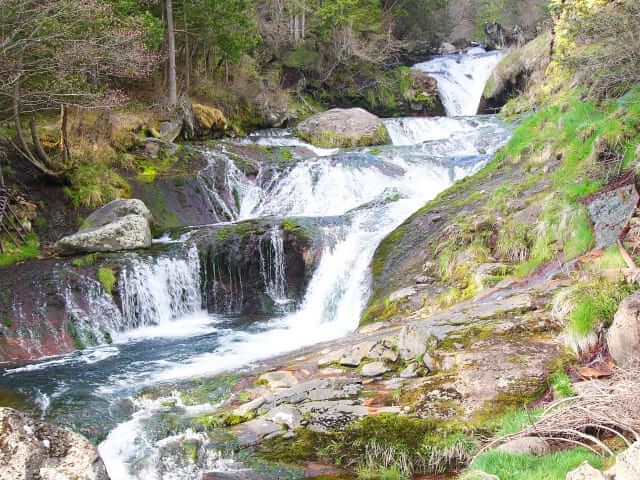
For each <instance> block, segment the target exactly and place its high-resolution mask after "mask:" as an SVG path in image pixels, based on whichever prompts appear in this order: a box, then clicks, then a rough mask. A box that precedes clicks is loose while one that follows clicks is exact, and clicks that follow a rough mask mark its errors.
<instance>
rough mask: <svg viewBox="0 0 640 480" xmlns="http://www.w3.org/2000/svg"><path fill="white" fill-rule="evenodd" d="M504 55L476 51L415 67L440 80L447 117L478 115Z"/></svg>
mask: <svg viewBox="0 0 640 480" xmlns="http://www.w3.org/2000/svg"><path fill="white" fill-rule="evenodd" d="M503 55H504V53H503V52H501V51H499V50H495V51H491V52H486V51H485V50H484V49H482V48H479V47H476V48H472V49H471V50H469V51H468V52H466V53H464V54H454V55H443V56H439V57H434V58H433V59H431V60H429V61H426V62H423V63H418V64H417V65H414V66H413V68H415V69H418V70H421V71H423V72H426V73H428V74H429V75H431V76H432V77H434V78H435V79H436V80H437V81H438V93H439V94H440V100H441V101H442V104H443V105H444V108H445V110H446V112H447V115H448V116H450V117H456V116H461V115H475V114H476V112H477V111H478V104H479V103H480V99H481V98H482V92H483V90H484V86H485V84H486V83H487V80H488V79H489V77H490V76H491V72H493V69H494V68H495V67H496V65H497V64H498V63H499V62H500V59H501V58H502V57H503Z"/></svg>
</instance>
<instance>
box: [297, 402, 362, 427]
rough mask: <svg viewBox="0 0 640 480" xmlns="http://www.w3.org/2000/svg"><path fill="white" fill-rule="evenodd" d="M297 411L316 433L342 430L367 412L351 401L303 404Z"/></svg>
mask: <svg viewBox="0 0 640 480" xmlns="http://www.w3.org/2000/svg"><path fill="white" fill-rule="evenodd" d="M299 409H300V412H301V413H302V414H303V416H304V417H305V418H308V419H309V425H308V427H309V428H310V429H311V430H313V431H316V432H330V431H336V430H342V429H344V427H346V426H347V425H348V424H349V423H351V422H353V421H354V420H357V419H359V418H362V417H364V416H365V415H367V413H368V412H369V409H368V408H367V407H365V406H364V405H358V404H356V402H355V401H353V400H337V401H318V402H305V403H303V404H301V405H300V406H299Z"/></svg>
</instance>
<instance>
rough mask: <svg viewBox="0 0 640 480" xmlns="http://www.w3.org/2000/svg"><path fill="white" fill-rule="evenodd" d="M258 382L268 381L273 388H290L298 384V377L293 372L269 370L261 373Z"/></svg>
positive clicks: (268, 384)
mask: <svg viewBox="0 0 640 480" xmlns="http://www.w3.org/2000/svg"><path fill="white" fill-rule="evenodd" d="M258 383H266V384H267V386H268V387H269V388H270V389H272V390H277V389H281V388H289V387H292V386H294V385H297V384H298V379H297V378H296V377H295V375H294V374H293V373H292V372H288V371H285V370H280V371H277V372H268V373H264V374H262V375H260V377H259V378H258Z"/></svg>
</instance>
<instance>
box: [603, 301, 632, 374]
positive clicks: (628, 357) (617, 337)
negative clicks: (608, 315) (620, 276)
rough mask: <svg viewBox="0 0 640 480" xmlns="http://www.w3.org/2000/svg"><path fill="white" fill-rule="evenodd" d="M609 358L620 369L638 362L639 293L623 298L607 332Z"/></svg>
mask: <svg viewBox="0 0 640 480" xmlns="http://www.w3.org/2000/svg"><path fill="white" fill-rule="evenodd" d="M607 344H608V346H609V353H610V354H611V357H612V358H613V359H614V360H615V361H616V363H617V364H618V365H620V366H621V367H628V366H630V365H632V364H634V363H635V362H638V361H639V360H640V291H639V292H635V293H633V294H631V295H630V296H628V297H627V298H625V299H624V300H623V301H622V302H621V303H620V306H619V307H618V311H617V312H616V314H615V316H614V318H613V323H612V324H611V327H610V328H609V331H608V332H607Z"/></svg>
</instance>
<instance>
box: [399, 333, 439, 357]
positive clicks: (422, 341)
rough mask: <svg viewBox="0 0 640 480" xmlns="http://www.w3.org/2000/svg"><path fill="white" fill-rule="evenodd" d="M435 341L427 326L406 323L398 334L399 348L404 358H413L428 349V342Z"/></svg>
mask: <svg viewBox="0 0 640 480" xmlns="http://www.w3.org/2000/svg"><path fill="white" fill-rule="evenodd" d="M428 341H429V342H430V343H431V341H435V339H434V338H433V336H432V335H431V332H430V331H429V330H428V329H427V328H419V327H416V326H413V325H405V326H404V327H402V330H401V331H400V335H399V336H398V350H399V352H400V358H402V359H403V360H413V359H415V358H416V357H419V356H420V355H424V353H426V351H427V342H428Z"/></svg>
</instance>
